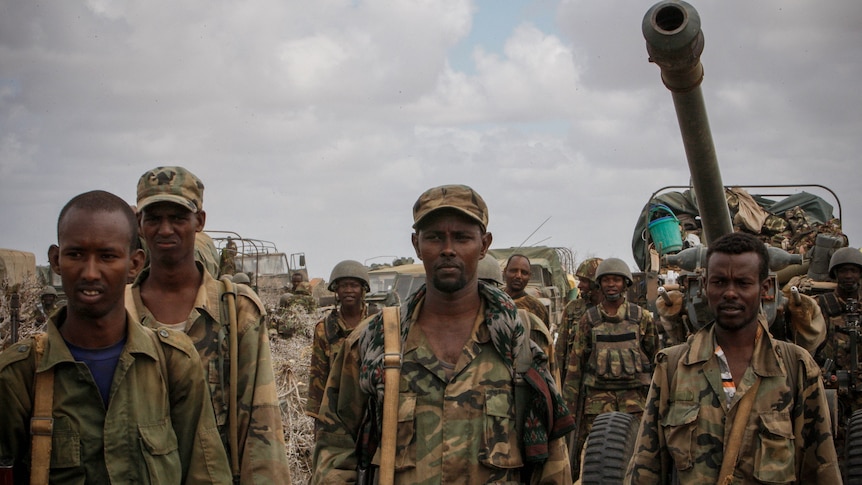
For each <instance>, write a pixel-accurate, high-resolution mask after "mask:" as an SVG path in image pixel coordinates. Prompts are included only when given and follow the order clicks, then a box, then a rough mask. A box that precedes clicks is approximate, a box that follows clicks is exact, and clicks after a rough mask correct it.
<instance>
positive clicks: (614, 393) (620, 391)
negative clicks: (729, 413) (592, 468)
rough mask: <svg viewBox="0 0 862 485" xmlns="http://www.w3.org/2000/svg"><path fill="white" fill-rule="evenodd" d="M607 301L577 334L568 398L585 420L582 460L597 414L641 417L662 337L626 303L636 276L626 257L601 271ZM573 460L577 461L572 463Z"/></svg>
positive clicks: (580, 436)
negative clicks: (633, 277) (627, 293)
mask: <svg viewBox="0 0 862 485" xmlns="http://www.w3.org/2000/svg"><path fill="white" fill-rule="evenodd" d="M596 281H597V282H598V284H599V288H601V292H602V295H603V299H602V301H601V303H599V304H598V305H596V306H594V307H591V308H590V309H589V310H588V311H587V312H586V313H584V316H583V317H581V321H580V322H579V324H578V325H577V327H575V328H574V329H573V330H574V331H573V333H574V336H573V338H572V341H573V344H572V349H571V351H570V352H569V355H568V358H569V360H568V367H567V369H566V378H565V380H564V381H563V396H564V397H565V399H566V402H567V403H573V404H574V406H573V411H574V412H575V414H576V415H577V416H580V420H579V425H580V426H579V428H578V429H577V431H576V432H577V440H575V449H574V450H573V453H572V456H574V457H578V456H580V453H581V450H582V449H583V447H584V443H585V442H586V439H587V435H589V433H590V429H592V425H593V421H594V420H595V419H596V416H598V415H599V414H602V413H606V412H611V411H620V412H624V413H628V414H631V415H634V416H636V417H637V418H638V419H640V417H641V415H642V414H643V410H644V405H645V404H646V395H647V390H648V386H649V382H650V372H651V370H652V365H651V364H652V361H653V357H655V353H656V351H657V350H658V337H657V335H656V326H655V321H654V319H653V316H652V314H651V313H650V312H649V311H646V310H644V309H643V308H641V307H639V306H637V305H635V304H634V303H630V302H629V301H627V299H626V297H625V294H626V290H627V289H628V287H630V286H631V285H632V274H631V270H629V267H628V265H627V264H626V263H625V262H624V261H623V260H621V259H618V258H608V259H606V260H604V261H602V262H601V263H600V264H599V266H598V268H597V269H596ZM573 461H574V460H573Z"/></svg>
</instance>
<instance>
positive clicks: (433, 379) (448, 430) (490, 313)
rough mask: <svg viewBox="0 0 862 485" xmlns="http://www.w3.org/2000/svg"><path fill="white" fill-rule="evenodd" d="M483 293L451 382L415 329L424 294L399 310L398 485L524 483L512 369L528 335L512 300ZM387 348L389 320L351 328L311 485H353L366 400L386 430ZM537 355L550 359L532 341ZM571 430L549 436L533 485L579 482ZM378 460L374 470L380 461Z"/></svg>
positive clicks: (326, 407) (335, 373)
mask: <svg viewBox="0 0 862 485" xmlns="http://www.w3.org/2000/svg"><path fill="white" fill-rule="evenodd" d="M479 292H480V296H481V299H482V308H481V309H480V311H479V313H478V315H477V318H476V322H475V325H474V328H473V333H472V337H471V338H470V340H469V341H468V342H467V344H466V345H465V346H464V349H463V350H462V352H461V357H460V358H459V360H458V362H457V363H456V364H455V368H454V374H453V376H452V377H451V379H449V378H447V376H446V369H445V368H444V367H443V365H441V363H440V361H439V360H438V359H437V358H436V357H435V355H434V353H433V352H432V351H431V349H430V347H429V345H428V341H427V340H426V337H425V334H424V333H423V332H422V330H421V329H420V327H419V326H417V325H413V324H414V323H415V322H416V321H417V319H418V316H419V314H420V312H421V308H422V303H423V301H424V298H425V290H424V288H422V289H420V290H419V291H417V292H416V293H414V294H413V295H412V296H411V297H410V299H409V300H408V302H407V305H406V306H404V307H402V309H405V308H406V311H402V315H401V336H402V355H403V365H402V370H401V379H400V382H399V387H400V397H399V406H398V408H399V409H398V430H397V438H396V440H397V447H396V469H395V481H396V483H402V484H415V485H424V484H439V483H460V484H471V485H472V484H484V483H519V481H520V480H521V471H522V469H523V468H524V467H525V466H526V463H527V451H526V449H525V447H524V446H522V444H521V442H522V439H524V438H523V437H521V436H519V433H517V432H516V429H515V422H516V410H515V402H514V401H515V398H514V396H515V392H514V391H515V375H514V371H513V368H514V367H513V366H514V362H515V359H516V358H517V355H516V353H515V352H516V351H515V349H517V348H522V347H521V342H522V341H523V339H524V338H525V335H524V327H523V325H522V324H521V322H520V321H519V320H518V318H517V317H516V315H517V313H516V309H515V306H514V303H513V302H512V300H511V299H510V298H509V297H508V296H506V295H505V293H503V292H502V291H500V290H498V289H496V288H492V287H491V286H488V285H485V284H484V283H480V284H479ZM382 346H383V332H382V316H381V315H380V314H378V315H375V316H374V317H371V318H369V319H367V320H365V321H364V322H363V323H362V324H360V326H359V327H357V329H356V330H354V332H353V333H352V334H351V335H350V337H348V339H347V341H346V343H345V349H344V350H343V351H342V352H341V353H340V354H339V355H338V357H337V360H336V364H335V365H334V366H333V369H332V372H331V373H330V376H329V380H328V382H327V388H326V394H325V395H324V398H323V403H322V406H321V409H320V417H321V420H322V421H321V431H320V433H319V434H318V441H317V446H316V447H315V452H314V471H313V474H312V483H313V484H338V485H341V484H345V483H347V484H349V483H355V482H356V479H357V477H356V467H357V462H358V461H359V460H360V459H363V461H364V458H359V457H357V453H356V449H355V443H356V441H357V440H358V439H360V431H361V423H362V420H363V417H364V416H365V415H366V411H369V409H368V405H369V402H371V403H375V404H374V409H371V410H370V412H371V413H372V416H375V417H378V420H377V422H378V423H379V422H380V420H379V416H380V413H381V410H380V409H379V408H380V406H378V405H377V404H376V403H379V402H382V399H383V376H382V365H381V361H382V358H383V352H382ZM530 351H531V352H532V357H533V359H534V360H533V362H534V363H535V362H540V363H541V362H542V361H544V360H546V359H547V357H545V356H544V354H543V353H542V352H541V350H540V349H539V347H538V346H537V345H535V343H532V342H530ZM518 355H519V354H518ZM540 369H541V372H542V374H543V376H542V377H543V382H544V383H545V384H546V385H547V386H548V387H549V389H550V391H551V392H552V393H553V394H555V395H556V396H557V398H558V399H557V400H558V402H559V406H558V408H556V409H555V411H561V412H562V413H564V414H565V418H568V419H569V423H571V417H570V416H568V412H567V411H566V410H565V407H564V406H563V405H562V402H561V400H560V398H559V394H557V391H556V387H555V385H554V383H553V379H552V378H551V376H550V374H549V373H548V371H547V367H546V366H544V365H542V366H541V367H540ZM556 416H557V414H556V412H555V417H556ZM561 421H564V419H561ZM555 429H556V428H555ZM570 429H571V426H569V427H568V428H566V429H564V430H559V429H557V431H561V433H551V432H549V434H550V435H551V436H549V437H546V439H547V446H548V449H547V453H548V456H547V458H546V459H545V461H544V462H542V463H536V464H533V465H531V466H532V467H533V470H534V472H533V475H532V483H543V484H566V485H569V484H571V483H572V480H571V472H570V469H569V461H568V453H567V451H566V446H565V442H564V438H562V436H563V434H564V433H566V432H568V430H570ZM525 434H526V433H525ZM359 448H360V449H363V450H364V449H365V447H364V446H360V447H359ZM373 460H374V461H373V462H374V463H377V462H378V457H377V456H375V457H374V459H373Z"/></svg>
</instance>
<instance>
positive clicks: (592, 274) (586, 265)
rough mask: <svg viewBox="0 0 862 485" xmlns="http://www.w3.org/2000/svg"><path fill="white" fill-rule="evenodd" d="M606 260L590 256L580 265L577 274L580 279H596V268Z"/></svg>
mask: <svg viewBox="0 0 862 485" xmlns="http://www.w3.org/2000/svg"><path fill="white" fill-rule="evenodd" d="M602 261H604V260H603V259H602V258H588V259H585V260H584V262H583V263H581V264H580V265H579V266H578V270H577V271H575V276H576V277H577V278H578V279H579V280H589V281H593V282H595V281H596V270H597V269H598V268H599V264H601V262H602Z"/></svg>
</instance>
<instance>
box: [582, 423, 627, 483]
mask: <svg viewBox="0 0 862 485" xmlns="http://www.w3.org/2000/svg"><path fill="white" fill-rule="evenodd" d="M638 425H639V423H638V420H637V418H635V417H634V416H632V415H631V414H626V413H620V412H616V411H615V412H611V413H604V414H600V415H598V416H596V420H595V421H593V427H592V429H591V430H590V434H589V436H588V437H587V442H586V444H584V450H585V451H584V463H583V466H582V467H581V483H582V484H583V485H589V484H597V485H602V484H607V483H622V482H623V478H624V477H625V474H626V467H628V464H629V459H631V457H632V453H633V452H634V447H635V441H636V440H637V432H638Z"/></svg>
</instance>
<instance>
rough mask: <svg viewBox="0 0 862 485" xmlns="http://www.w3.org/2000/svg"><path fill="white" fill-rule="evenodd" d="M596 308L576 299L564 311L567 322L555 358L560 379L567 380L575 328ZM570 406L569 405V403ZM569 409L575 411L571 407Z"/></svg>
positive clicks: (560, 333)
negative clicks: (585, 315)
mask: <svg viewBox="0 0 862 485" xmlns="http://www.w3.org/2000/svg"><path fill="white" fill-rule="evenodd" d="M591 306H594V305H592V304H590V302H589V301H587V300H585V299H583V298H576V299H574V300H572V301H570V302H569V303H567V304H566V308H565V309H564V310H563V314H564V315H565V320H564V323H563V325H562V326H561V327H560V331H559V333H558V335H557V343H556V344H554V357H555V358H556V359H557V369H560V379H562V381H565V380H566V370H567V369H566V367H567V365H568V360H569V354H570V353H571V352H572V348H573V347H574V343H575V340H574V339H575V335H577V331H576V330H575V327H576V326H577V325H578V324H580V322H581V318H583V317H584V314H585V313H587V310H588V309H589V308H590V307H591ZM567 404H568V403H567ZM569 409H574V408H572V407H570V408H569Z"/></svg>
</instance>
